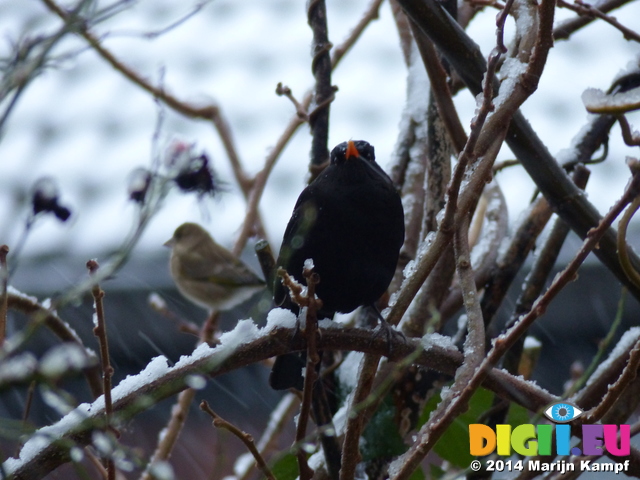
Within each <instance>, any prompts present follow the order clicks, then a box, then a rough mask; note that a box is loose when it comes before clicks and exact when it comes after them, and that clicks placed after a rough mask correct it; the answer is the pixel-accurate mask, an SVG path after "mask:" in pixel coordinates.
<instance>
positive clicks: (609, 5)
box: [553, 0, 633, 40]
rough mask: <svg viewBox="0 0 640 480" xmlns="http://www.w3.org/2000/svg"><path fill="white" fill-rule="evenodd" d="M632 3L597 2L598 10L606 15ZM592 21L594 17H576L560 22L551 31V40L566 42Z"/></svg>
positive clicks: (620, 0) (629, 1)
mask: <svg viewBox="0 0 640 480" xmlns="http://www.w3.org/2000/svg"><path fill="white" fill-rule="evenodd" d="M632 1H633V0H604V1H602V2H598V9H599V10H600V11H601V12H602V13H607V12H610V11H611V10H615V9H616V8H619V7H621V6H623V5H625V4H627V3H631V2H632ZM558 6H562V4H561V3H558ZM594 20H595V16H586V15H577V16H576V17H574V18H570V19H568V20H565V21H563V22H560V23H559V24H558V26H557V27H555V28H554V29H553V39H554V40H567V39H568V38H569V37H570V36H571V34H572V33H574V32H576V31H578V30H580V29H581V28H583V27H585V26H587V25H589V24H590V23H591V22H593V21H594Z"/></svg>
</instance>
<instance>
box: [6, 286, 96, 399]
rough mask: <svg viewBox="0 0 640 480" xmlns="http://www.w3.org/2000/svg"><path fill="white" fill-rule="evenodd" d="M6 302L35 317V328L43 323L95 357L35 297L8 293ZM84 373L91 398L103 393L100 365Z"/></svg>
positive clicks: (93, 356)
mask: <svg viewBox="0 0 640 480" xmlns="http://www.w3.org/2000/svg"><path fill="white" fill-rule="evenodd" d="M8 303H9V308H11V309H12V310H16V311H18V312H21V313H23V314H25V315H28V316H30V317H33V318H34V319H35V321H34V322H33V323H35V325H34V327H33V328H36V327H37V326H39V325H40V324H44V325H45V326H46V327H47V328H49V329H50V330H51V331H52V332H53V333H54V334H55V335H56V336H57V337H58V338H59V339H60V340H62V341H63V342H71V343H74V344H76V345H78V346H79V347H81V348H83V349H84V350H86V352H87V355H88V356H89V357H91V358H93V359H97V357H96V355H95V353H94V352H93V351H92V350H90V349H87V348H86V347H85V345H84V343H82V340H81V339H80V337H78V335H77V334H76V332H74V331H73V330H72V329H71V327H69V325H68V324H67V322H65V321H64V320H62V319H61V318H60V317H58V316H57V315H56V314H54V313H53V312H51V311H50V310H49V309H48V308H45V307H44V306H42V305H41V304H39V303H38V302H37V300H36V299H34V298H30V297H27V296H25V295H18V294H14V293H9V294H8ZM96 363H97V362H96ZM84 374H85V377H86V379H87V383H88V385H89V389H90V390H91V394H92V395H93V398H98V397H99V396H100V395H102V393H103V389H102V379H101V370H100V366H99V365H96V366H94V367H91V368H88V369H85V370H84Z"/></svg>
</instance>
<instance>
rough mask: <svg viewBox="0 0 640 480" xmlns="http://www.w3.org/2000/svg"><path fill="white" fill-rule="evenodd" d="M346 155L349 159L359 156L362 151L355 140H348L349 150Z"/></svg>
mask: <svg viewBox="0 0 640 480" xmlns="http://www.w3.org/2000/svg"><path fill="white" fill-rule="evenodd" d="M344 156H345V157H346V158H347V160H349V159H350V158H351V157H355V158H358V157H359V156H360V152H358V149H357V148H356V144H355V143H353V140H349V141H348V142H347V151H346V153H345V154H344Z"/></svg>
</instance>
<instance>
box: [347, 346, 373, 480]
mask: <svg viewBox="0 0 640 480" xmlns="http://www.w3.org/2000/svg"><path fill="white" fill-rule="evenodd" d="M380 358H381V357H380V355H371V354H368V355H364V357H363V358H362V361H361V362H360V368H359V369H358V372H359V375H358V383H357V385H356V388H355V390H354V392H353V396H352V399H351V402H350V404H349V409H348V416H347V426H346V430H345V436H344V443H343V445H342V468H341V469H340V480H351V479H352V478H355V471H356V467H357V465H358V462H359V461H360V451H359V446H360V435H361V434H362V429H363V427H364V416H365V410H364V409H362V408H361V407H359V406H360V405H362V404H364V402H365V400H366V399H367V397H368V396H369V394H370V393H371V388H372V387H373V380H374V378H375V374H376V372H377V370H378V364H379V363H380ZM356 407H358V408H356Z"/></svg>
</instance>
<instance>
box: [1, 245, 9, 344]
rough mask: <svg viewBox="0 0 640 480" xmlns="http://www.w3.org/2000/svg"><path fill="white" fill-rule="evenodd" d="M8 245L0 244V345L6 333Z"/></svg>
mask: <svg viewBox="0 0 640 480" xmlns="http://www.w3.org/2000/svg"><path fill="white" fill-rule="evenodd" d="M8 253H9V247H8V246H7V245H0V347H2V346H3V345H4V340H5V338H6V335H7V312H8V309H9V297H8V295H7V282H8V276H9V270H8V269H7V254H8Z"/></svg>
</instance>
